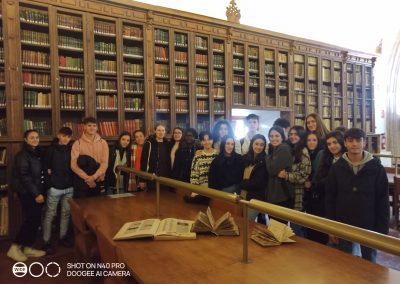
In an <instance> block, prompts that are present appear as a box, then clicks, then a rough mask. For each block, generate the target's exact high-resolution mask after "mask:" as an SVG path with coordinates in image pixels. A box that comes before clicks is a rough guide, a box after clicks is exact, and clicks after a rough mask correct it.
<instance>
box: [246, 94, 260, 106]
mask: <svg viewBox="0 0 400 284" xmlns="http://www.w3.org/2000/svg"><path fill="white" fill-rule="evenodd" d="M258 97H259V96H258V94H257V93H255V92H249V99H248V103H249V105H250V106H258V105H260V100H259V98H258Z"/></svg>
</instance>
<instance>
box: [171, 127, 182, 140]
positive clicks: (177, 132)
mask: <svg viewBox="0 0 400 284" xmlns="http://www.w3.org/2000/svg"><path fill="white" fill-rule="evenodd" d="M172 135H173V136H174V140H175V141H176V142H178V141H181V139H182V131H181V130H180V129H174V133H172Z"/></svg>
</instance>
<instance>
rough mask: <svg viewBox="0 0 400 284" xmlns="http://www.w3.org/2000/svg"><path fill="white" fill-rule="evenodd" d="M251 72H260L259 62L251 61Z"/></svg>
mask: <svg viewBox="0 0 400 284" xmlns="http://www.w3.org/2000/svg"><path fill="white" fill-rule="evenodd" d="M249 72H253V73H254V72H258V62H257V61H249Z"/></svg>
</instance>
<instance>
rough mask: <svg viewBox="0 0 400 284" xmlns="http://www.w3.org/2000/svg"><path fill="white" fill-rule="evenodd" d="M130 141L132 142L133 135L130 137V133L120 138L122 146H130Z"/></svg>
mask: <svg viewBox="0 0 400 284" xmlns="http://www.w3.org/2000/svg"><path fill="white" fill-rule="evenodd" d="M129 143H131V137H129V135H124V136H122V137H121V138H120V139H119V144H121V147H122V148H126V147H128V145H129Z"/></svg>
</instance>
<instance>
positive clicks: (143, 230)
mask: <svg viewBox="0 0 400 284" xmlns="http://www.w3.org/2000/svg"><path fill="white" fill-rule="evenodd" d="M192 226H193V221H190V220H180V219H175V218H166V219H163V220H159V219H145V220H140V221H135V222H128V223H125V224H124V225H123V226H122V228H121V229H120V230H119V231H118V233H117V234H116V235H115V236H114V238H113V240H129V239H137V238H147V237H153V238H154V239H155V240H179V239H196V233H194V232H191V229H192Z"/></svg>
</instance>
